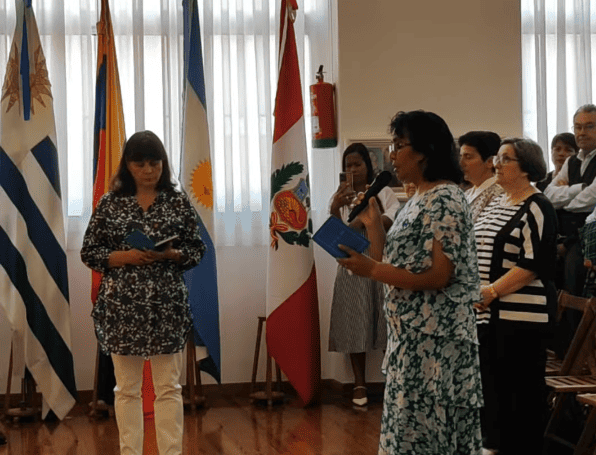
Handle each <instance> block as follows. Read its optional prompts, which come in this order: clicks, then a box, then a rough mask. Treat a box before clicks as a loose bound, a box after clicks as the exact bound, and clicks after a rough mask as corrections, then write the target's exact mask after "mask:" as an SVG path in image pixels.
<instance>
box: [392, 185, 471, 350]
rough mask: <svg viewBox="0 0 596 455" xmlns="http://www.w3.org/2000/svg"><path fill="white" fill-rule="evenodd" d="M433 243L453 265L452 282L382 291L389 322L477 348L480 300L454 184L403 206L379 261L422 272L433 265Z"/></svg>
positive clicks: (466, 219)
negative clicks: (421, 288) (476, 307)
mask: <svg viewBox="0 0 596 455" xmlns="http://www.w3.org/2000/svg"><path fill="white" fill-rule="evenodd" d="M435 239H436V240H437V241H438V242H440V243H441V246H442V248H443V252H444V254H445V255H446V256H447V258H449V260H450V261H451V263H452V264H453V266H454V270H453V276H452V278H451V280H450V281H449V283H448V284H447V286H446V287H445V288H444V289H440V290H424V291H411V290H407V289H400V288H397V287H393V286H387V287H386V292H385V294H386V299H385V301H386V313H387V317H388V319H389V322H390V323H391V320H392V319H399V320H400V321H399V322H400V323H401V324H405V325H408V326H409V327H411V328H414V329H417V330H420V331H422V332H424V333H427V334H430V335H434V336H439V337H446V338H449V339H453V340H466V341H471V342H474V343H477V335H476V325H475V316H474V312H473V304H474V303H475V302H479V301H480V300H481V298H480V278H479V275H478V264H477V257H476V244H475V239H474V225H473V222H472V215H471V212H470V207H469V205H468V203H467V201H466V197H465V195H464V193H463V191H462V190H461V189H460V188H458V187H457V186H456V185H454V184H441V185H437V186H436V187H434V188H432V189H430V190H429V191H427V192H426V193H424V194H423V195H422V196H420V197H414V198H412V199H410V200H409V201H408V202H407V203H406V205H405V206H404V208H403V209H402V210H401V211H400V213H399V214H398V215H397V218H396V220H395V222H394V224H393V226H392V228H391V229H390V230H389V232H388V233H387V241H386V246H385V259H384V260H385V262H388V263H390V264H392V265H394V266H395V267H399V268H405V269H406V270H408V271H410V272H412V273H421V272H423V271H425V270H427V269H429V268H430V267H431V265H432V248H433V240H435ZM396 322H397V321H396Z"/></svg>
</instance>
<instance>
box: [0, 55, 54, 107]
mask: <svg viewBox="0 0 596 455" xmlns="http://www.w3.org/2000/svg"><path fill="white" fill-rule="evenodd" d="M17 55H18V49H17V46H16V43H13V45H12V50H11V52H10V59H9V61H8V65H7V69H6V79H5V80H4V87H2V101H4V100H5V99H6V98H8V106H6V112H8V111H10V109H11V108H12V107H13V106H14V104H15V103H16V102H17V101H19V100H20V95H21V93H20V84H19V82H20V68H19V62H18V58H17ZM29 80H30V84H29V86H30V89H31V101H33V100H35V101H37V102H38V103H39V104H41V105H42V106H43V107H46V105H45V103H44V100H43V96H44V95H45V96H49V97H50V98H52V92H51V91H50V87H51V86H52V85H51V84H50V79H49V78H48V70H47V69H46V59H45V57H44V56H43V51H42V50H41V46H37V49H36V50H35V52H34V53H33V71H32V72H31V74H30V79H29ZM31 112H32V113H33V114H35V103H33V102H32V103H31Z"/></svg>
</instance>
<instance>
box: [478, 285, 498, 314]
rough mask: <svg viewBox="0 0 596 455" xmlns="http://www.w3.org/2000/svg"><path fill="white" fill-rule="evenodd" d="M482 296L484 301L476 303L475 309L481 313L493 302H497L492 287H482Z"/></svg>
mask: <svg viewBox="0 0 596 455" xmlns="http://www.w3.org/2000/svg"><path fill="white" fill-rule="evenodd" d="M480 295H481V296H482V301H481V302H478V303H475V304H474V308H476V309H477V310H479V311H484V310H486V309H487V308H488V307H489V305H490V304H491V302H492V301H493V300H495V296H494V292H493V291H491V289H490V286H480Z"/></svg>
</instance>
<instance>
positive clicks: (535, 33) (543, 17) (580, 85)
mask: <svg viewBox="0 0 596 455" xmlns="http://www.w3.org/2000/svg"><path fill="white" fill-rule="evenodd" d="M521 14H522V17H521V21H522V70H523V77H522V84H523V108H524V113H523V121H524V124H523V129H524V135H526V136H528V137H531V138H533V139H535V140H537V141H538V143H539V144H540V145H541V146H542V147H543V148H544V150H545V154H547V155H548V153H549V150H550V140H551V139H552V137H553V136H554V135H555V134H558V133H562V132H565V131H571V126H572V124H573V122H572V117H573V114H574V112H575V111H576V109H577V108H578V107H579V106H581V105H582V104H586V103H593V102H594V101H595V100H596V80H595V79H594V77H596V4H595V3H594V1H593V0H522V1H521ZM547 162H548V163H549V165H550V166H552V164H551V163H550V158H548V156H547Z"/></svg>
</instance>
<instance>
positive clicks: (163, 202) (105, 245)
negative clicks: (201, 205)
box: [81, 191, 205, 357]
mask: <svg viewBox="0 0 596 455" xmlns="http://www.w3.org/2000/svg"><path fill="white" fill-rule="evenodd" d="M135 229H138V230H140V231H141V232H143V233H144V234H146V235H147V236H149V237H150V238H151V239H153V240H154V241H155V242H159V241H160V240H164V239H167V238H169V237H170V236H172V235H176V234H177V235H178V236H179V237H178V239H176V240H174V242H173V247H174V248H176V249H179V250H180V252H181V254H182V258H183V260H182V262H181V263H175V262H173V261H162V262H154V263H153V264H150V265H143V266H135V265H125V266H123V267H108V257H109V255H110V253H111V252H112V251H118V250H130V249H132V247H131V246H130V245H129V244H128V243H127V242H126V240H125V238H126V236H127V235H128V234H129V233H130V232H131V231H133V230H135ZM204 252H205V244H204V243H203V241H202V240H201V238H200V236H199V231H198V229H197V214H196V211H195V210H194V208H193V207H192V205H191V203H190V201H189V200H188V198H187V197H186V196H185V195H184V194H182V193H179V192H177V191H162V192H160V193H159V194H158V196H157V197H156V199H155V201H154V202H153V204H151V206H150V207H149V208H148V209H147V211H143V209H142V208H141V206H140V205H139V204H138V203H137V199H136V197H135V196H119V195H115V194H114V193H111V192H110V193H106V194H105V195H104V196H103V197H102V198H101V200H100V201H99V203H98V204H97V207H96V209H95V211H94V212H93V216H92V217H91V220H90V221H89V226H88V227H87V231H86V232H85V238H84V240H83V248H82V249H81V259H82V260H83V262H84V263H85V264H86V265H87V266H88V267H90V268H92V269H94V270H96V271H98V272H101V273H103V277H102V280H101V285H100V288H99V293H98V296H97V301H96V303H95V306H94V307H93V311H92V313H91V315H92V316H93V319H94V322H95V334H96V336H97V340H98V341H99V346H100V348H101V350H102V351H103V352H104V353H106V354H111V353H113V354H119V355H136V356H143V357H149V356H153V355H158V354H173V353H175V352H179V351H181V350H182V349H183V348H184V345H185V343H186V339H187V337H188V334H189V332H190V329H191V326H192V316H191V313H190V306H189V303H188V289H187V287H186V285H185V284H184V279H183V273H184V271H185V270H188V269H190V268H192V267H194V266H195V265H197V264H198V263H199V261H200V260H201V257H202V256H203V253H204Z"/></svg>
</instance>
